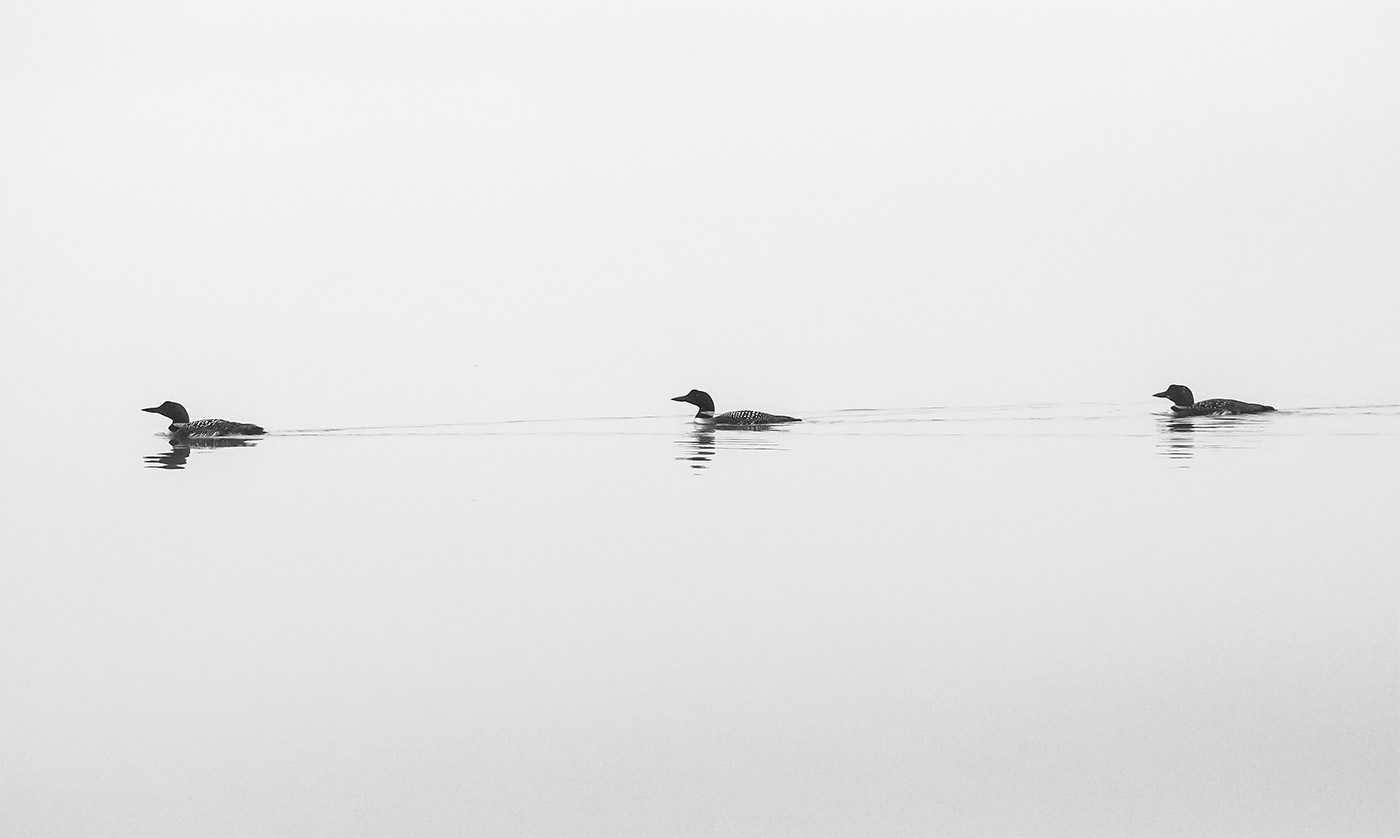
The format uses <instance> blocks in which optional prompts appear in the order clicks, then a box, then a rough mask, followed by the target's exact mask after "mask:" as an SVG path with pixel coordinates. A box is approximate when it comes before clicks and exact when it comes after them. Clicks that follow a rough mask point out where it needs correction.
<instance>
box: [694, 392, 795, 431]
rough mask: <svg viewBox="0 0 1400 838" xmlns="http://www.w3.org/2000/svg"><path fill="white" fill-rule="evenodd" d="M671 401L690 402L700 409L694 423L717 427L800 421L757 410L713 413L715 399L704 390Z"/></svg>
mask: <svg viewBox="0 0 1400 838" xmlns="http://www.w3.org/2000/svg"><path fill="white" fill-rule="evenodd" d="M671 401H673V402H690V403H691V404H693V405H695V406H696V407H698V408H699V409H700V410H699V412H698V413H696V414H695V424H697V425H716V426H719V427H731V428H732V427H740V426H745V425H781V424H783V423H784V422H801V421H802V420H801V419H797V418H795V417H792V416H774V415H773V414H771V413H763V412H761V411H757V410H731V411H729V412H728V413H721V414H720V415H718V416H716V415H715V400H714V399H712V398H710V394H709V393H706V392H705V391H704V390H691V391H690V392H689V393H686V394H685V395H684V396H676V397H675V398H673V399H671Z"/></svg>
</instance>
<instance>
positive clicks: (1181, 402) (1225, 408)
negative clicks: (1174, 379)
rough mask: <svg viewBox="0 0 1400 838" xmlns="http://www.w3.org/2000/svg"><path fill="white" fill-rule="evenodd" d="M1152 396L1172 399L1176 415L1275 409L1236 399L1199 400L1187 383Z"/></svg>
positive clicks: (1259, 411) (1224, 413)
mask: <svg viewBox="0 0 1400 838" xmlns="http://www.w3.org/2000/svg"><path fill="white" fill-rule="evenodd" d="M1152 396H1153V398H1159V399H1171V400H1172V413H1173V414H1174V415H1176V416H1223V415H1228V414H1232V413H1268V412H1269V411H1271V410H1273V408H1272V407H1270V406H1269V405H1266V404H1252V403H1250V402H1239V401H1235V400H1234V399H1206V400H1205V401H1203V402H1198V401H1196V398H1195V396H1192V395H1191V388H1190V387H1187V386H1186V385H1185V384H1173V385H1172V386H1170V387H1168V388H1167V389H1165V390H1163V391H1162V392H1160V393H1153V394H1152Z"/></svg>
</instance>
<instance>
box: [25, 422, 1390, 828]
mask: <svg viewBox="0 0 1400 838" xmlns="http://www.w3.org/2000/svg"><path fill="white" fill-rule="evenodd" d="M682 414H683V411H681V412H679V413H676V412H672V413H666V414H664V415H653V416H635V417H607V418H592V419H572V420H552V421H515V422H495V423H473V424H423V425H416V426H385V427H354V426H352V425H350V424H349V423H347V424H345V425H343V426H340V427H336V428H313V429H283V430H277V429H272V433H270V434H269V435H268V436H267V437H264V438H261V439H256V440H246V441H229V440H222V441H219V443H218V444H217V445H204V444H199V445H193V446H190V447H189V448H184V447H181V446H173V445H172V444H171V443H170V442H169V441H168V440H166V439H164V438H163V437H160V436H157V435H154V434H150V433H137V434H132V435H130V436H127V437H123V438H120V439H110V438H107V439H102V440H96V439H89V440H85V439H83V438H81V437H78V436H75V437H70V438H69V439H68V440H67V441H66V442H61V443H60V442H54V443H52V444H48V445H38V444H34V440H32V439H31V440H17V439H13V438H12V439H7V440H5V442H4V449H3V450H4V459H5V473H6V477H5V480H4V482H3V491H4V520H3V524H4V529H3V540H4V559H3V572H4V576H3V582H4V584H3V587H2V588H0V598H3V611H2V612H0V613H2V614H3V617H2V619H3V629H4V631H3V634H0V650H2V651H3V672H4V679H3V685H0V686H2V689H3V691H2V692H0V699H2V700H3V707H0V710H3V712H0V735H2V737H3V743H4V746H3V778H4V800H5V801H6V807H5V812H4V814H3V815H0V825H2V826H3V829H4V832H5V834H9V835H44V834H108V835H183V834H208V835H271V834H365V835H501V834H508V835H558V834H599V835H601V834H608V835H656V834H668V835H717V834H723V835H813V834H819V835H877V834H878V835H890V834H908V835H914V834H968V835H1013V834H1017V835H1020V834H1075V835H1085V834H1104V835H1106V834H1144V835H1146V834H1152V835H1176V834H1222V835H1224V834H1228V835H1243V834H1251V835H1257V834H1290V835H1317V834H1354V835H1360V834H1380V833H1386V832H1393V831H1394V829H1395V827H1396V826H1397V823H1400V818H1397V791H1396V787H1395V782H1394V778H1395V777H1396V776H1397V775H1398V774H1400V709H1397V708H1400V668H1398V667H1397V661H1400V629H1398V628H1397V626H1400V570H1398V569H1397V563H1398V562H1400V524H1397V501H1398V500H1400V480H1398V479H1397V478H1398V474H1397V462H1400V459H1398V458H1397V455H1400V407H1397V406H1396V405H1372V406H1364V405H1362V406H1333V407H1318V408H1312V409H1305V410H1290V411H1281V412H1279V413H1276V414H1270V415H1266V416H1250V417H1199V418H1194V419H1188V420H1177V419H1173V418H1171V417H1168V416H1165V415H1162V414H1161V413H1158V412H1154V411H1153V409H1152V408H1151V407H1144V405H1143V404H1112V403H1092V404H1091V403H1085V404H1034V405H1013V406H983V407H977V406H972V407H955V408H950V407H925V408H917V407H916V408H908V409H898V410H896V409H867V410H844V411H831V412H820V411H815V412H806V413H805V414H804V415H805V416H806V417H807V421H805V422H803V423H801V424H798V425H792V426H785V427H781V428H774V429H771V430H767V431H752V430H748V431H745V430H734V431H728V430H721V431H713V430H701V429H696V428H695V427H694V426H693V425H691V424H690V422H689V419H688V417H687V416H685V415H682ZM143 427H144V426H143Z"/></svg>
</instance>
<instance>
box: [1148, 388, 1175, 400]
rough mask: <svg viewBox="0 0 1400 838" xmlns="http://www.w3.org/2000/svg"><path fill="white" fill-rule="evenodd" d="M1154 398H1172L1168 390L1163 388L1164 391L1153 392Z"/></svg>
mask: <svg viewBox="0 0 1400 838" xmlns="http://www.w3.org/2000/svg"><path fill="white" fill-rule="evenodd" d="M1152 398H1154V399H1170V398H1171V396H1169V395H1167V391H1166V390H1163V391H1162V392H1160V393H1153V394H1152Z"/></svg>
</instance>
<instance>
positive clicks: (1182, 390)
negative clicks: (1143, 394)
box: [1152, 384, 1196, 407]
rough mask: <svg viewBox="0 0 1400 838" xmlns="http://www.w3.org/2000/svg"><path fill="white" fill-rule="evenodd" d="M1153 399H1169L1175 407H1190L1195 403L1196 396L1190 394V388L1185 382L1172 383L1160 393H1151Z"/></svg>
mask: <svg viewBox="0 0 1400 838" xmlns="http://www.w3.org/2000/svg"><path fill="white" fill-rule="evenodd" d="M1152 397H1153V398H1155V399H1171V400H1172V404H1174V405H1176V406H1177V407H1190V406H1191V405H1193V404H1195V403H1196V397H1195V396H1193V395H1191V388H1190V387H1187V386H1186V385H1185V384H1173V385H1172V386H1170V387H1168V388H1167V389H1165V390H1163V391H1162V392H1160V393H1153V394H1152Z"/></svg>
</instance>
